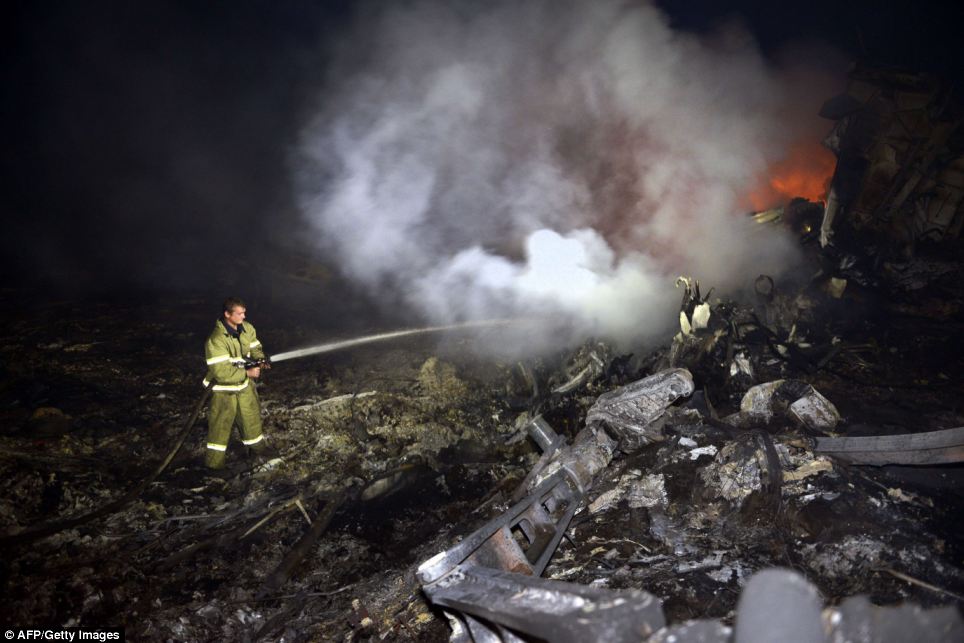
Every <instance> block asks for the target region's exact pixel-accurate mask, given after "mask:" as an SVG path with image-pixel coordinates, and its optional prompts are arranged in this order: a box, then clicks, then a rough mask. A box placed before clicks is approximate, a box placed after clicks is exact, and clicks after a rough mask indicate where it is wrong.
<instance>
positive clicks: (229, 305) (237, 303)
mask: <svg viewBox="0 0 964 643" xmlns="http://www.w3.org/2000/svg"><path fill="white" fill-rule="evenodd" d="M235 308H247V306H245V305H244V302H243V301H241V298H240V297H228V298H227V299H225V300H224V305H223V306H222V307H221V309H222V310H223V311H224V312H226V313H228V314H229V315H230V314H231V313H233V312H234V309H235Z"/></svg>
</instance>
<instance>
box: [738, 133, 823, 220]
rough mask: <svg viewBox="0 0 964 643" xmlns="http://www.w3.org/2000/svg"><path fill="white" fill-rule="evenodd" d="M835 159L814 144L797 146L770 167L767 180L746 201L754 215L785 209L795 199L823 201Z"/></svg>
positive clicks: (817, 144) (807, 143) (818, 145)
mask: <svg viewBox="0 0 964 643" xmlns="http://www.w3.org/2000/svg"><path fill="white" fill-rule="evenodd" d="M836 162H837V161H836V158H835V157H834V155H833V153H832V152H831V151H830V150H828V149H827V148H825V147H824V146H823V145H820V144H819V143H816V142H811V141H808V142H806V143H798V144H796V145H794V146H793V147H791V148H790V151H789V152H788V153H787V156H786V157H785V158H784V159H782V160H780V161H778V162H776V163H774V164H773V165H771V166H770V168H769V171H768V172H767V175H768V178H767V179H765V181H761V185H759V186H758V187H757V188H756V189H755V190H753V191H752V192H751V193H750V195H749V197H748V201H749V205H750V206H751V207H752V208H753V211H754V212H759V211H761V210H766V209H767V208H774V207H779V206H781V205H786V204H787V203H788V202H789V201H790V199H793V198H794V197H802V198H804V199H807V200H809V201H823V200H824V199H825V198H826V196H827V189H828V186H829V185H830V179H831V177H832V176H833V172H834V167H835V166H836Z"/></svg>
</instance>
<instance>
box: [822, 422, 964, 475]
mask: <svg viewBox="0 0 964 643" xmlns="http://www.w3.org/2000/svg"><path fill="white" fill-rule="evenodd" d="M814 451H815V452H816V453H824V454H826V455H829V456H833V457H835V458H840V459H841V460H846V461H847V462H852V463H854V464H869V465H874V466H882V465H885V464H916V465H927V464H948V463H953V462H964V427H957V428H956V429H945V430H943V431H928V432H926V433H905V434H901V435H874V436H868V437H859V438H816V445H815V447H814Z"/></svg>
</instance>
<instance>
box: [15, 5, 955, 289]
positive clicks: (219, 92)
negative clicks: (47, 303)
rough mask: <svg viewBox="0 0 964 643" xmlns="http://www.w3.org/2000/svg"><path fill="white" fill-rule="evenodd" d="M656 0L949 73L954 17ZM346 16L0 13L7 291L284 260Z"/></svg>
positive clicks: (335, 12) (708, 21) (166, 284)
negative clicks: (312, 124)
mask: <svg viewBox="0 0 964 643" xmlns="http://www.w3.org/2000/svg"><path fill="white" fill-rule="evenodd" d="M659 4H661V5H662V6H663V7H664V9H665V10H666V11H667V12H668V13H669V14H670V17H671V22H672V24H673V25H674V27H676V28H679V29H684V30H692V31H703V30H707V29H711V28H713V27H714V26H716V25H717V24H719V23H720V22H721V21H726V20H729V19H732V18H734V17H738V18H739V19H741V20H742V21H743V22H744V23H745V24H747V25H748V27H749V28H750V30H751V31H752V32H753V33H754V35H755V36H756V38H757V39H758V41H759V42H760V44H761V47H762V48H763V50H764V52H765V53H767V54H768V55H775V54H776V52H778V51H780V50H781V49H782V48H783V47H784V46H785V45H787V44H788V42H790V41H796V40H803V41H810V42H814V41H818V42H826V43H828V44H830V45H833V46H834V47H836V48H837V49H839V50H841V51H842V52H844V54H845V55H846V56H848V57H850V58H857V57H866V58H868V59H870V60H874V61H877V62H882V63H887V64H902V65H907V66H910V67H913V68H923V69H934V70H937V71H940V72H943V73H944V74H945V75H956V74H959V73H960V70H959V68H960V64H959V62H960V60H961V45H960V44H959V41H960V37H959V35H958V33H957V31H958V30H959V29H960V25H961V24H964V21H962V17H964V11H962V9H960V8H949V7H947V6H943V5H935V6H933V7H930V6H928V4H927V3H921V2H907V1H904V2H895V3H860V4H859V5H858V4H853V3H836V2H835V3H830V2H817V3H789V4H787V3H774V2H763V1H760V2H741V3H730V4H728V3H719V2H712V1H710V0H673V1H672V2H670V1H669V0H664V1H663V2H661V3H659ZM351 7H352V3H351V2H347V1H345V2H341V3H331V2H327V3H321V2H307V1H301V2H298V1H290V2H276V1H271V0H263V1H260V0H255V1H242V0H239V1H234V2H194V1H190V0H184V1H180V2H178V1H169V2H158V1H144V2H120V1H100V2H59V3H58V2H55V3H46V2H44V3H39V2H16V3H13V4H9V3H8V4H7V5H5V10H4V12H5V14H6V15H5V19H4V21H3V22H4V27H3V37H2V42H3V44H2V47H3V62H2V74H3V92H4V96H3V100H2V101H0V109H2V122H3V123H4V125H5V126H6V135H5V137H4V141H5V145H4V153H3V156H2V158H3V168H2V173H3V187H2V195H3V200H2V205H0V207H2V208H3V213H4V215H5V216H4V218H5V220H6V221H7V223H6V224H5V228H6V229H5V232H4V235H3V241H4V243H3V246H4V247H3V251H4V255H5V259H6V263H7V264H8V265H9V266H11V268H12V270H11V273H12V274H13V279H12V280H8V282H7V285H8V286H9V285H11V284H16V283H34V284H43V285H51V284H57V285H60V286H66V287H68V288H70V289H74V288H77V289H81V290H84V291H89V290H91V289H93V290H112V289H115V290H116V289H131V288H134V289H139V290H142V291H161V290H178V289H186V290H192V289H193V288H194V285H195V284H196V283H198V282H204V281H217V280H220V279H222V278H223V277H224V275H225V274H229V273H230V272H231V271H232V270H235V268H234V266H236V265H237V262H236V260H237V258H238V257H239V256H243V257H246V258H250V257H252V256H254V257H256V256H257V255H258V254H259V253H262V252H265V250H264V249H265V248H266V247H270V248H273V249H274V250H272V251H275V252H277V248H279V247H283V240H284V239H285V238H286V236H289V235H287V233H288V231H290V230H292V229H293V226H296V225H297V214H296V213H295V210H294V206H293V203H292V197H291V192H290V188H289V185H288V180H287V172H286V165H285V159H286V154H287V151H288V149H289V147H290V146H291V145H292V144H293V143H294V140H295V137H296V135H297V132H298V129H299V126H300V125H301V123H302V122H303V120H304V118H305V117H306V115H307V114H308V111H309V109H310V106H311V105H312V102H313V101H314V100H316V97H317V96H318V91H319V90H322V91H323V88H321V87H320V84H319V83H320V82H321V79H322V77H323V70H324V67H325V55H324V51H325V44H326V43H327V42H329V41H330V40H331V39H332V38H333V37H335V36H336V35H337V34H338V33H339V31H341V30H343V29H344V27H345V25H346V23H347V21H348V20H350V16H351V14H352V10H351ZM869 7H872V8H869ZM321 95H322V96H323V93H322V94H321Z"/></svg>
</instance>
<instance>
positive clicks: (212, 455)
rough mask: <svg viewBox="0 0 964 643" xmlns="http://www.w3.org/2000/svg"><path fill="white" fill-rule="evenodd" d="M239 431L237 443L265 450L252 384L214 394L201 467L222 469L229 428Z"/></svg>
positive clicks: (259, 407) (255, 394) (258, 405)
mask: <svg viewBox="0 0 964 643" xmlns="http://www.w3.org/2000/svg"><path fill="white" fill-rule="evenodd" d="M235 424H237V425H238V428H239V429H240V430H241V442H242V443H243V444H244V445H245V446H250V447H252V448H253V449H255V450H259V449H261V448H263V447H264V446H265V443H264V434H263V433H262V432H261V404H260V403H259V401H258V393H257V391H256V390H255V388H254V383H251V384H250V385H249V386H246V387H245V388H244V389H242V390H240V391H238V392H233V391H215V392H214V393H212V394H211V408H210V409H209V410H208V444H207V455H206V456H205V458H204V463H205V464H206V465H207V466H208V467H210V468H212V469H220V468H221V467H223V466H224V460H225V452H226V451H227V450H228V442H229V441H230V439H231V427H232V426H234V425H235Z"/></svg>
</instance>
